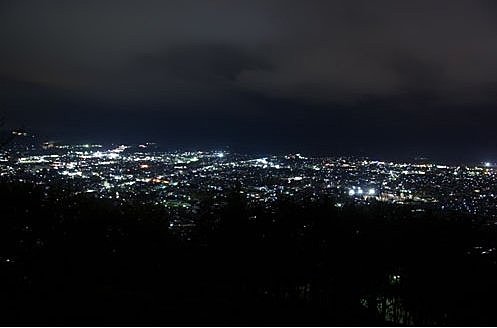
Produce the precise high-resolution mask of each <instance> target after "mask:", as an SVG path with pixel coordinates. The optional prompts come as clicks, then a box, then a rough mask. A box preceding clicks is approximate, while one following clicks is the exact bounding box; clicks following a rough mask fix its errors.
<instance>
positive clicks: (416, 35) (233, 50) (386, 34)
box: [0, 0, 497, 151]
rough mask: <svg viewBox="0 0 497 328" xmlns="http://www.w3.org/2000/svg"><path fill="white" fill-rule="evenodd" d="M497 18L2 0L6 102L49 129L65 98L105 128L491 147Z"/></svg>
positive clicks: (403, 4) (372, 9) (372, 7)
mask: <svg viewBox="0 0 497 328" xmlns="http://www.w3.org/2000/svg"><path fill="white" fill-rule="evenodd" d="M496 17H497V7H496V5H495V3H494V2H492V1H469V0H468V1H458V0H455V1H453V0H451V1H449V0H440V1H428V0H425V1H395V0H379V1H365V0H364V1H362V0H355V1H345V0H344V1H324V0H323V1H320V0H312V1H303V0H302V1H297V0H252V1H244V0H235V1H232V0H205V1H197V0H181V1H180V0H170V1H158V0H157V1H152V0H149V1H131V0H125V1H117V0H109V1H96V0H95V1H91V0H90V1H82V2H76V1H62V0H58V1H55V0H53V1H34V0H33V1H29V0H27V1H2V2H0V42H1V44H2V51H1V52H0V76H1V77H2V79H3V80H2V81H1V87H2V91H0V97H1V99H0V105H1V106H3V107H5V108H7V111H10V112H11V116H13V118H14V120H15V121H23V120H24V121H26V122H27V124H32V125H33V126H35V127H37V128H40V129H44V130H54V129H57V128H59V131H63V130H64V129H66V131H68V130H71V131H73V130H74V128H71V129H69V128H67V126H66V125H64V124H63V122H61V121H60V120H59V119H56V117H58V115H60V114H61V113H64V115H66V116H67V115H72V116H71V117H74V119H80V120H81V121H85V122H88V123H87V124H90V123H89V122H91V121H92V120H97V119H99V120H100V121H99V122H100V123H99V125H98V126H101V128H99V127H98V126H97V127H95V126H96V125H95V124H93V125H92V127H91V129H93V131H94V132H95V135H97V134H98V133H97V132H98V131H101V130H105V129H106V128H105V127H106V126H108V125H111V124H112V125H113V126H114V128H113V130H114V132H113V133H116V134H120V135H123V134H124V133H117V132H116V129H117V128H116V126H117V127H119V126H120V127H121V128H119V129H120V131H123V130H130V129H131V128H129V126H128V125H129V124H128V122H129V121H128V120H131V122H137V121H139V122H141V124H140V125H137V126H135V129H138V130H140V129H141V131H146V128H145V127H144V126H147V122H152V121H153V123H154V124H156V122H163V121H164V120H167V118H174V120H176V123H177V124H176V125H177V126H179V127H183V128H182V131H188V133H186V132H185V133H180V132H179V131H178V130H177V129H176V130H175V131H176V132H174V133H175V134H176V135H183V136H184V135H191V136H192V138H193V139H195V133H194V132H192V131H191V130H189V128H188V126H197V127H199V126H204V125H203V124H204V122H206V121H209V117H214V118H215V117H217V118H218V119H216V120H215V122H218V123H216V124H214V123H212V122H211V123H212V124H213V125H215V126H216V127H215V129H216V133H214V132H212V133H213V136H214V135H218V137H216V138H217V139H219V140H224V141H226V142H227V143H229V142H230V141H231V140H241V141H240V144H243V143H245V144H247V143H250V142H251V141H249V140H255V139H257V138H255V137H254V136H253V135H252V133H255V134H258V135H260V136H261V135H263V136H264V137H260V139H261V140H264V139H265V138H267V137H270V136H271V133H273V132H271V131H274V130H278V131H280V132H281V131H284V130H285V131H286V130H288V131H289V132H288V133H282V136H281V142H277V144H279V145H280V146H278V147H283V146H282V145H283V144H285V142H287V144H288V145H289V146H288V147H290V148H291V146H294V145H296V144H298V143H299V142H300V141H299V140H301V141H302V143H303V144H305V145H307V146H308V147H310V148H312V147H311V146H313V145H316V144H322V146H319V147H317V148H320V147H322V148H323V149H325V148H326V145H327V144H328V145H332V144H333V145H334V146H333V147H331V148H330V151H333V149H337V147H338V148H340V147H339V146H338V145H337V144H336V143H335V142H332V141H329V139H333V138H335V139H336V138H342V136H343V135H345V134H347V131H349V130H354V129H355V130H357V131H358V132H357V133H356V134H355V137H354V138H351V137H349V138H348V139H347V141H344V142H345V146H344V147H345V148H347V145H349V146H350V147H351V148H350V149H352V151H354V149H359V148H364V149H373V150H374V149H383V148H382V147H387V148H388V147H390V146H388V145H387V144H390V145H391V147H392V149H398V148H399V147H400V146H399V145H398V143H397V142H393V141H392V140H391V139H389V138H387V137H384V138H379V139H374V138H372V139H374V140H376V141H375V142H374V143H373V144H368V145H366V144H367V143H366V144H365V146H364V147H362V146H360V144H361V143H362V142H363V140H364V138H365V137H367V134H368V132H364V130H367V128H368V127H371V125H373V128H375V129H376V130H381V131H382V132H381V133H385V135H387V133H386V132H384V131H411V132H412V133H414V132H415V131H419V130H423V129H424V130H425V131H426V136H425V137H419V140H418V139H416V140H414V139H413V140H411V141H410V143H411V144H412V145H413V146H412V148H413V149H414V148H416V147H418V149H423V147H425V148H426V147H428V146H429V145H430V143H431V142H432V139H431V138H432V137H433V136H434V135H436V134H437V133H441V134H443V135H446V136H452V137H451V138H452V139H451V138H449V137H447V138H445V139H443V138H442V139H443V145H444V146H446V145H449V144H454V145H455V144H456V143H461V142H462V141H461V140H463V139H464V138H465V137H463V136H468V135H474V136H477V137H476V138H474V139H473V140H479V141H478V142H480V144H485V145H486V146H485V147H490V146H489V145H488V143H487V142H484V141H483V140H487V139H486V138H488V137H496V138H495V139H497V135H493V134H492V133H491V132H488V133H487V132H482V131H488V130H489V129H490V127H491V123H490V122H491V121H492V119H494V120H495V119H497V114H496V113H495V110H494V108H495V106H496V105H497V97H496V86H497V61H496V60H495V58H497V20H496V19H495V18H496ZM83 107H84V109H83ZM103 109H105V111H106V112H108V113H110V114H109V115H103V114H102V113H103ZM456 111H458V112H459V113H465V114H464V115H454V113H455V112H456ZM41 113H43V114H41ZM137 113H140V114H137ZM472 113H480V114H479V115H474V114H472ZM134 115H142V119H140V120H136V117H135V116H134ZM40 116H42V117H44V118H45V119H44V120H40V119H39V117H40ZM31 117H33V118H31ZM34 117H36V119H34ZM56 121H58V122H59V123H54V122H56ZM41 122H48V123H41ZM182 122H183V123H182ZM184 122H188V124H186V123H184ZM219 122H221V123H219ZM247 122H253V124H251V125H250V126H251V128H244V126H245V124H247ZM255 122H258V123H255ZM296 122H302V123H301V124H300V123H296ZM446 122H448V123H446ZM469 122H472V123H471V124H470V123H469ZM72 126H74V124H73V125H72ZM358 127H359V128H358ZM91 129H90V130H91ZM107 129H108V128H107ZM108 130H109V131H110V130H112V129H108ZM198 130H202V131H207V132H206V134H198V137H199V138H203V139H208V138H209V137H208V131H210V130H209V129H208V128H206V127H204V128H199V129H198ZM157 131H158V132H157V133H156V135H157V136H160V134H161V133H162V134H163V135H164V136H165V137H164V138H166V139H167V138H169V137H170V136H171V135H172V133H173V132H164V131H163V132H160V129H159V128H157ZM223 131H224V132H223ZM237 133H239V134H240V135H237ZM381 133H380V134H381ZM392 133H393V132H392ZM399 133H400V132H399ZM140 134H146V133H145V132H143V133H142V132H140ZM328 135H329V138H327V136H328ZM377 135H378V133H377ZM478 136H479V137H478ZM212 138H214V137H212ZM216 138H214V139H216ZM274 139H278V138H274ZM352 139H353V140H352ZM442 139H439V140H442ZM456 139H457V140H458V141H457V140H456ZM285 140H286V141H285ZM291 140H293V141H291ZM451 140H454V141H453V142H452V141H451ZM440 142H442V141H440ZM253 143H256V142H255V141H253ZM406 143H408V142H407V141H406ZM416 144H418V146H416ZM444 146H441V147H439V148H444ZM288 147H287V148H288ZM375 147H376V148H375ZM468 147H469V146H468ZM283 148H284V147H283ZM453 148H454V149H456V148H457V147H456V146H454V147H453ZM490 148H491V147H490ZM485 149H487V148H485Z"/></svg>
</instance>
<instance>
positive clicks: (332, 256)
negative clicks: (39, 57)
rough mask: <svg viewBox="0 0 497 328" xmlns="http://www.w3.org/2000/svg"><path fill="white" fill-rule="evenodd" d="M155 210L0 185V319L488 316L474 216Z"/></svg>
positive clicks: (462, 321) (354, 320)
mask: <svg viewBox="0 0 497 328" xmlns="http://www.w3.org/2000/svg"><path fill="white" fill-rule="evenodd" d="M238 195H239V194H237V193H233V194H232V195H231V196H230V197H229V198H228V200H227V201H226V202H225V203H223V205H222V206H221V207H214V206H212V204H210V203H209V201H208V200H206V201H205V202H204V203H203V205H202V206H201V208H200V209H199V211H198V215H197V218H196V220H197V225H196V227H195V228H194V229H193V231H191V232H190V233H189V237H188V238H186V239H185V238H184V237H179V235H178V234H174V233H172V231H171V230H170V228H169V216H170V214H169V213H168V212H167V211H166V210H165V209H163V208H159V207H154V206H149V205H144V203H140V202H135V203H132V202H130V203H128V204H125V205H122V204H115V203H112V202H110V201H105V200H98V199H92V198H88V197H85V196H71V195H69V194H68V193H64V192H61V191H60V190H59V191H58V190H57V188H54V187H52V188H49V189H47V188H45V187H38V186H32V185H27V184H5V183H4V184H1V185H0V197H1V200H2V202H1V204H2V205H1V219H0V288H1V294H0V298H1V302H2V304H1V307H0V322H1V323H2V324H9V325H12V324H14V325H17V324H24V325H26V324H27V325H30V324H50V325H58V324H64V325H78V324H85V325H88V324H90V325H92V324H98V325H108V324H119V325H130V324H131V325H134V324H139V325H196V324H198V325H200V324H202V325H205V324H217V325H224V324H228V325H247V324H248V325H253V324H257V325H258V324H263V325H280V324H285V325H377V324H397V325H403V324H406V325H412V324H414V325H427V324H429V325H488V324H490V325H496V324H497V313H496V311H495V309H496V308H497V298H496V296H497V293H496V292H497V279H496V277H497V264H496V260H497V256H496V252H495V247H496V241H497V238H496V237H497V233H496V229H495V225H493V224H492V223H489V222H487V221H485V220H483V219H478V218H474V217H465V216H461V215H456V214H453V213H437V212H433V211H425V212H417V211H412V209H411V208H409V207H407V206H403V207H397V206H391V205H385V204H375V205H371V206H367V207H360V206H353V205H349V206H345V207H343V208H337V207H335V206H334V205H333V202H332V201H331V200H322V201H319V202H313V203H306V204H296V203H293V202H291V201H284V200H282V201H280V202H279V203H278V204H276V205H275V206H274V208H272V209H271V210H267V209H263V208H253V207H250V208H249V207H248V206H247V204H245V203H244V201H243V199H241V198H240V197H239V196H238Z"/></svg>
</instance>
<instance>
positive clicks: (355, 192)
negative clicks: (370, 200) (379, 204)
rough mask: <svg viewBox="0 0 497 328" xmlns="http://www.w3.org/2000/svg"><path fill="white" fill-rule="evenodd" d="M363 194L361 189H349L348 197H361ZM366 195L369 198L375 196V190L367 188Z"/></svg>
mask: <svg viewBox="0 0 497 328" xmlns="http://www.w3.org/2000/svg"><path fill="white" fill-rule="evenodd" d="M363 194H364V190H362V188H361V187H352V188H350V189H349V196H355V195H363ZM367 195H369V196H374V195H376V189H374V188H369V189H368V192H367Z"/></svg>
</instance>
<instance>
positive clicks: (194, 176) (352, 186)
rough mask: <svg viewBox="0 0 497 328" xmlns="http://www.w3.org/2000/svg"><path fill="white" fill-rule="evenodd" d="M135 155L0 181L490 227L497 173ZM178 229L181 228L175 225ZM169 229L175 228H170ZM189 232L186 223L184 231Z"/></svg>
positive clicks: (16, 166)
mask: <svg viewBox="0 0 497 328" xmlns="http://www.w3.org/2000/svg"><path fill="white" fill-rule="evenodd" d="M157 149H158V147H157V145H156V144H154V143H144V144H139V145H133V146H131V145H116V146H111V147H103V146H102V145H94V144H84V145H60V144H51V143H45V144H44V145H43V147H40V148H39V149H31V150H29V151H19V152H8V151H5V152H3V154H2V157H1V173H0V174H1V177H2V178H3V179H4V180H13V181H16V180H19V181H23V182H31V183H35V184H41V185H49V184H50V183H54V182H61V181H62V182H64V183H65V184H66V186H68V187H70V190H71V192H74V193H86V194H90V195H93V196H95V197H96V198H107V199H113V200H116V201H118V202H119V201H122V202H124V201H126V200H130V199H134V198H136V197H137V196H141V197H143V199H145V200H146V201H147V202H150V203H153V204H155V205H161V206H162V205H163V206H164V207H166V208H170V209H181V210H182V211H184V212H185V211H186V212H191V213H193V214H194V213H195V212H196V209H197V208H198V204H199V202H200V200H201V199H202V197H203V196H205V195H209V196H213V197H214V198H217V199H219V202H222V200H223V198H225V197H226V195H227V193H229V192H232V191H233V190H236V192H239V193H240V194H242V195H243V197H244V198H245V199H246V200H247V202H248V203H249V204H254V205H257V206H259V205H263V206H265V207H267V208H270V207H271V205H272V204H273V203H274V202H275V201H277V200H278V199H280V198H291V199H292V200H294V201H297V202H301V203H305V202H308V201H310V202H312V201H317V200H319V199H322V198H323V197H331V198H333V199H334V200H335V202H336V204H335V205H336V206H337V207H341V206H343V205H344V204H346V203H350V202H353V203H358V204H365V205H367V204H370V203H372V202H387V203H392V204H400V205H402V204H404V205H408V206H410V207H413V211H424V210H425V209H427V208H433V209H440V210H452V211H459V212H464V213H469V214H474V215H478V216H484V217H491V218H497V169H496V168H495V167H494V166H493V165H492V164H491V163H489V162H486V163H483V164H482V165H477V166H450V165H441V164H435V163H427V162H426V161H425V162H423V163H416V162H413V163H402V162H385V161H378V160H371V159H367V158H355V157H315V158H313V157H305V156H302V155H300V154H288V155H280V156H265V157H254V156H250V155H245V154H236V153H231V152H228V151H195V152H180V151H175V152H162V151H158V150H157ZM183 223H184V222H183ZM178 224H180V225H181V224H182V223H181V222H179V223H178ZM188 224H189V223H188Z"/></svg>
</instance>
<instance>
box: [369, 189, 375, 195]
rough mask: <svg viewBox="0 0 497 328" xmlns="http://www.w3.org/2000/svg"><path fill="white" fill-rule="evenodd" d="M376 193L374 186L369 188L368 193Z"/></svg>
mask: <svg viewBox="0 0 497 328" xmlns="http://www.w3.org/2000/svg"><path fill="white" fill-rule="evenodd" d="M374 194H376V190H374V188H369V190H368V195H374Z"/></svg>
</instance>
